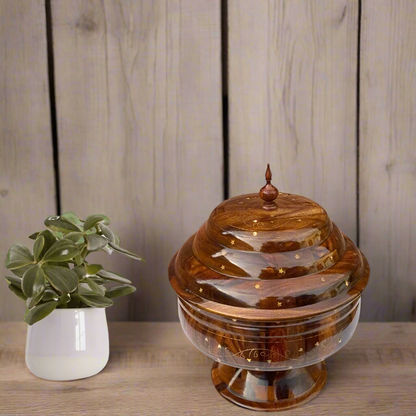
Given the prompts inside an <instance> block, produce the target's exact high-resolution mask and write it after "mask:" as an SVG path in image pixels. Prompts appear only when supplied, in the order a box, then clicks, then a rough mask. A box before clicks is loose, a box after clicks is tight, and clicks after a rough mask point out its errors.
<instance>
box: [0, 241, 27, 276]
mask: <svg viewBox="0 0 416 416" xmlns="http://www.w3.org/2000/svg"><path fill="white" fill-rule="evenodd" d="M33 262H34V258H33V256H32V253H31V252H30V251H29V249H28V248H27V247H25V246H22V245H21V244H15V245H14V246H12V247H11V248H10V250H9V252H8V253H7V257H6V264H5V266H6V268H7V269H10V270H14V269H19V268H20V267H24V266H27V265H28V264H30V263H33Z"/></svg>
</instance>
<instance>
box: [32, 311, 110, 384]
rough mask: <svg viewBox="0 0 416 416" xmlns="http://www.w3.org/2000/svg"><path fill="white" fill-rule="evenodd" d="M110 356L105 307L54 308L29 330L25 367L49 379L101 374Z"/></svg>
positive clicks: (36, 374) (74, 378)
mask: <svg viewBox="0 0 416 416" xmlns="http://www.w3.org/2000/svg"><path fill="white" fill-rule="evenodd" d="M109 353H110V348H109V341H108V327H107V318H106V315H105V308H79V309H55V310H54V311H53V312H52V313H51V314H50V315H48V316H47V317H46V318H44V319H42V320H41V321H39V322H37V323H35V324H33V325H32V326H29V327H28V331H27V340H26V365H27V366H28V367H29V370H30V371H31V372H32V373H33V374H34V375H35V376H37V377H40V378H44V379H47V380H61V381H62V380H76V379H79V378H85V377H91V376H93V375H95V374H97V373H99V372H100V371H101V370H102V369H103V368H104V367H105V366H106V364H107V362H108V357H109Z"/></svg>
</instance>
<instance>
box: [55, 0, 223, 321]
mask: <svg viewBox="0 0 416 416" xmlns="http://www.w3.org/2000/svg"><path fill="white" fill-rule="evenodd" d="M52 22H53V35H54V37H53V39H54V56H55V74H56V75H55V76H56V110H57V121H58V137H59V167H60V178H61V198H62V210H63V211H74V212H76V213H78V214H79V215H80V216H85V215H87V214H88V213H91V212H102V213H105V214H106V215H108V216H109V217H110V218H114V230H115V231H116V232H117V233H118V234H119V235H120V236H121V238H122V243H123V246H124V247H126V248H127V249H129V250H131V251H134V252H137V253H139V254H140V255H141V256H143V257H144V258H145V259H146V264H142V263H138V262H135V261H134V260H129V259H126V258H124V257H122V258H120V257H117V254H113V256H112V257H111V258H109V259H106V258H103V257H104V256H101V257H102V261H103V263H104V262H106V263H105V264H107V265H108V266H107V267H108V269H109V270H114V271H118V272H119V273H121V274H122V275H125V276H128V277H129V278H131V280H132V281H133V282H134V284H135V285H136V286H137V287H138V290H137V292H136V293H135V294H134V295H132V296H129V297H128V298H124V299H119V302H117V305H115V306H114V307H112V308H110V309H109V310H108V315H109V317H110V318H112V319H118V320H129V319H136V320H177V306H176V301H175V294H174V291H173V290H172V289H171V287H170V285H169V282H168V278H167V267H168V264H169V261H170V259H171V258H172V256H173V255H174V253H175V251H176V250H178V249H179V248H180V246H181V245H182V244H183V242H184V241H185V240H186V239H187V238H188V237H189V236H190V235H192V234H193V233H194V232H195V231H196V230H197V229H198V228H199V227H200V225H201V224H202V223H203V222H204V221H205V220H206V219H207V217H208V216H209V214H210V212H211V211H212V209H214V208H215V206H216V205H217V204H218V203H220V202H221V200H222V196H223V179H222V164H223V154H222V119H221V96H222V94H221V62H220V46H221V34H220V2H219V1H208V0H185V1H176V0H173V1H168V2H165V1H162V0H156V1H153V0H148V1H135V0H132V1H123V2H118V1H112V0H110V1H98V0H97V1H87V0H77V1H71V2H68V1H67V0H56V1H53V2H52ZM207 177H209V180H208V181H207V180H206V178H207Z"/></svg>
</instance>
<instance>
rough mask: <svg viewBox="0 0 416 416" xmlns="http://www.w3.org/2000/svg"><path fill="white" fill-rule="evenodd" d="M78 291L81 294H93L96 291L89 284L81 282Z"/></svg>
mask: <svg viewBox="0 0 416 416" xmlns="http://www.w3.org/2000/svg"><path fill="white" fill-rule="evenodd" d="M77 293H78V294H80V295H85V294H86V295H93V294H94V292H93V291H92V290H91V288H90V287H89V286H88V284H87V283H80V284H79V286H78V290H77Z"/></svg>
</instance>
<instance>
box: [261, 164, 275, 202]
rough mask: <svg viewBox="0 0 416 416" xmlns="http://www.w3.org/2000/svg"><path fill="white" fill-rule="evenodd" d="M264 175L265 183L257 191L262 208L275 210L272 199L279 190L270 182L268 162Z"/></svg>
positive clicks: (270, 175) (270, 174) (270, 172)
mask: <svg viewBox="0 0 416 416" xmlns="http://www.w3.org/2000/svg"><path fill="white" fill-rule="evenodd" d="M265 177H266V185H264V186H263V188H261V189H260V192H259V195H260V198H261V199H262V200H263V201H264V203H263V209H265V210H275V209H276V208H277V205H276V203H275V202H274V200H275V199H276V198H277V196H278V195H279V191H278V190H277V188H276V187H275V186H274V185H272V184H271V180H272V171H271V170H270V164H269V163H268V164H267V169H266V174H265Z"/></svg>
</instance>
